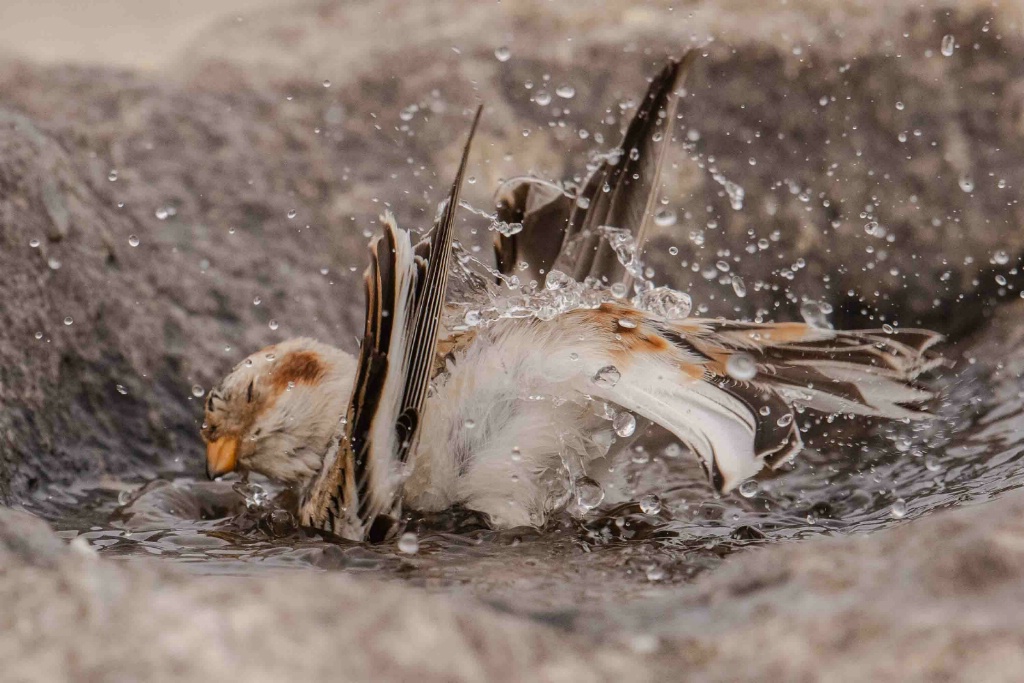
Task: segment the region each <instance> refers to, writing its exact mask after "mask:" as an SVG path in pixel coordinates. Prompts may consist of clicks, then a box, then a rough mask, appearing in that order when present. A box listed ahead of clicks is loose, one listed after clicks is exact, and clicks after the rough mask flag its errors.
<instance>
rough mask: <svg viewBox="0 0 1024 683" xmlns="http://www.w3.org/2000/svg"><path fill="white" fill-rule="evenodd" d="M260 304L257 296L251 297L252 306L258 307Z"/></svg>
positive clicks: (261, 301)
mask: <svg viewBox="0 0 1024 683" xmlns="http://www.w3.org/2000/svg"><path fill="white" fill-rule="evenodd" d="M261 303H263V299H261V298H259V297H258V296H256V297H253V299H252V305H253V306H259V305H260V304H261Z"/></svg>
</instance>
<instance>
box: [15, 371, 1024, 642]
mask: <svg viewBox="0 0 1024 683" xmlns="http://www.w3.org/2000/svg"><path fill="white" fill-rule="evenodd" d="M964 365H965V369H964V370H962V371H959V372H957V373H954V372H953V371H951V370H947V371H940V372H939V373H938V374H937V376H935V377H933V378H932V380H931V382H932V386H933V388H935V389H937V390H938V391H939V393H940V398H939V399H937V400H936V402H935V404H934V406H933V409H934V411H935V412H936V413H937V416H938V417H937V419H935V420H932V421H928V422H922V423H914V424H886V423H879V424H870V423H866V422H841V421H836V422H834V423H832V424H826V423H824V422H822V423H820V424H813V422H814V421H815V420H818V417H817V416H814V415H813V414H811V413H805V414H804V415H802V416H801V417H800V419H801V421H802V422H806V423H807V426H808V438H807V441H808V447H807V448H806V449H805V451H804V452H803V453H802V454H801V457H800V458H798V460H797V461H796V463H794V465H792V466H791V468H790V469H789V470H788V471H785V472H782V473H778V474H776V475H775V476H773V477H771V478H768V479H764V480H761V481H760V482H759V486H758V488H757V490H756V491H752V490H750V489H751V487H744V489H743V493H739V492H734V493H732V494H730V495H728V496H719V495H717V494H716V493H715V492H714V491H713V490H712V489H711V488H710V487H709V486H708V484H707V483H706V481H705V479H704V477H703V475H702V474H701V471H700V469H699V467H698V466H697V465H696V463H695V461H694V460H693V458H692V457H691V456H690V455H689V453H688V452H687V451H686V450H685V449H680V448H679V447H677V446H675V445H673V444H672V443H671V442H670V441H666V440H665V438H664V435H662V434H659V433H654V432H649V433H647V434H645V435H644V436H643V437H642V438H641V439H639V440H638V443H639V444H640V445H641V446H642V448H638V447H636V446H634V447H633V448H632V450H631V452H630V454H629V463H628V465H627V467H628V468H629V477H630V479H629V480H630V481H631V483H632V485H633V487H634V495H633V498H634V500H637V501H642V504H640V503H633V504H629V505H623V506H618V507H616V508H613V509H608V508H607V507H603V508H599V509H597V510H594V511H592V512H591V513H589V514H588V515H587V516H586V517H585V518H584V519H583V520H575V519H572V518H570V517H569V516H568V515H565V516H563V517H562V518H560V519H556V520H554V521H552V522H551V523H550V524H549V525H548V526H547V528H545V529H543V530H534V529H518V530H512V531H505V532H494V531H490V530H487V529H486V528H484V527H482V525H481V524H480V523H479V520H478V519H476V518H475V517H474V516H473V515H472V514H470V513H465V512H462V513H458V512H456V513H450V514H446V515H442V516H436V517H433V518H410V519H409V520H408V525H409V526H408V529H409V530H411V531H412V532H414V533H415V534H416V536H417V539H418V549H417V550H416V552H414V553H409V552H403V551H402V550H401V549H399V544H398V543H397V542H395V541H393V542H390V543H386V544H383V545H379V546H367V545H361V544H356V543H347V542H338V541H334V540H327V539H325V538H323V537H320V536H318V535H315V534H312V533H309V532H306V531H303V530H298V529H296V528H295V527H294V525H293V523H292V518H291V517H290V515H288V514H287V513H286V512H285V511H284V508H285V507H287V504H285V503H280V504H279V502H280V499H275V498H274V494H275V492H273V491H270V494H269V495H267V494H265V493H264V490H263V488H262V487H260V486H259V485H257V484H256V482H255V481H253V482H251V483H241V482H238V481H234V482H229V481H218V482H206V481H202V480H198V479H196V478H194V477H192V476H189V475H186V474H184V473H181V472H167V473H164V474H163V475H161V476H159V477H157V478H156V479H155V480H152V481H149V482H140V481H114V480H107V481H102V482H94V483H92V484H81V485H78V486H76V487H74V488H59V489H58V488H53V489H49V490H47V491H46V492H44V493H41V494H40V495H38V496H37V497H36V498H35V499H34V500H32V501H28V502H26V507H27V508H29V509H30V510H32V511H33V512H35V513H37V514H40V515H42V516H44V517H46V518H48V519H49V520H51V522H52V523H53V524H54V525H55V527H56V528H57V529H58V531H59V532H60V533H61V535H62V536H64V537H65V538H68V539H70V538H75V537H81V538H84V539H86V540H87V541H88V543H89V544H90V545H91V546H92V547H93V548H95V549H96V550H97V551H98V552H99V553H101V554H102V555H103V556H105V557H108V558H115V559H121V560H131V559H135V558H139V557H154V558H160V559H162V560H165V561H171V562H174V563H175V564H177V565H179V566H181V567H183V568H185V569H187V570H189V571H193V572H197V573H203V574H251V573H257V572H265V571H268V570H289V569H290V570H319V571H334V570H342V571H348V572H357V573H371V574H373V575H374V576H375V577H378V578H385V579H388V580H395V581H404V582H410V583H414V584H417V585H421V586H425V587H427V588H431V589H437V590H448V591H455V592H469V593H471V594H474V595H477V596H479V597H482V598H484V599H486V600H488V601H489V602H491V603H493V604H496V605H499V606H504V607H506V608H507V609H510V610H514V611H517V612H526V613H530V614H532V615H533V616H540V617H542V618H545V619H548V620H551V621H553V622H555V623H569V622H571V620H572V618H573V615H575V614H578V612H579V606H580V604H581V603H580V601H581V600H582V601H586V603H587V604H590V605H593V604H599V603H601V602H604V601H621V600H622V599H624V598H631V597H640V596H643V595H649V594H653V593H657V592H658V591H660V590H662V589H664V588H665V587H668V586H672V585H676V584H679V583H684V582H687V581H689V580H691V579H692V578H693V577H694V576H696V575H698V574H700V573H701V572H704V571H707V570H709V569H712V568H714V567H715V566H717V565H718V563H719V562H720V561H721V558H723V557H724V556H726V555H728V554H730V553H733V552H736V551H738V550H740V549H742V548H744V547H747V546H757V545H763V544H768V543H779V542H785V541H790V540H796V539H805V538H810V537H814V536H819V535H828V534H848V533H858V532H870V531H875V530H878V529H884V528H887V527H891V526H893V525H897V524H902V523H905V522H906V521H908V520H912V519H914V518H916V517H919V516H921V515H924V514H927V513H929V512H931V511H933V510H937V509H942V508H949V507H955V506H959V505H965V504H972V503H978V502H983V501H986V500H990V499H992V498H994V497H996V496H998V495H1000V494H1002V493H1004V492H1006V491H1008V490H1011V489H1015V488H1018V487H1020V486H1021V485H1022V484H1024V461H1022V455H1024V381H1022V380H1021V379H1020V378H1017V377H1014V376H1012V373H1010V372H1006V371H1004V372H1002V373H997V372H995V371H993V370H989V369H986V368H983V367H981V366H980V365H971V364H966V363H965V364H964ZM195 458H196V464H197V465H198V461H199V460H200V459H201V458H200V454H199V453H198V452H197V454H196V456H195ZM196 469H198V467H196ZM268 488H269V487H268ZM652 493H654V494H656V495H657V496H658V498H657V499H652V498H650V497H647V498H644V496H649V495H650V494H652ZM745 494H746V495H745ZM282 505H283V506H284V507H282ZM657 508H660V509H657ZM405 550H409V548H405Z"/></svg>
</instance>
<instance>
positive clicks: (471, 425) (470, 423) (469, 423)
mask: <svg viewBox="0 0 1024 683" xmlns="http://www.w3.org/2000/svg"><path fill="white" fill-rule="evenodd" d="M462 426H463V427H465V428H466V429H476V420H470V419H466V420H463V421H462Z"/></svg>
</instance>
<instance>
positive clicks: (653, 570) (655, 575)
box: [645, 564, 665, 581]
mask: <svg viewBox="0 0 1024 683" xmlns="http://www.w3.org/2000/svg"><path fill="white" fill-rule="evenodd" d="M645 573H646V574H647V580H648V581H661V580H662V579H664V578H665V568H664V567H662V566H661V565H660V564H652V565H649V566H648V567H647V569H646V570H645Z"/></svg>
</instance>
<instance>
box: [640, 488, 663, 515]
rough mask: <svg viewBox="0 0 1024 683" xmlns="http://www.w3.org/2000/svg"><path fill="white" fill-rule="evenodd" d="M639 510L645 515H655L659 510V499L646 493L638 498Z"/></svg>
mask: <svg viewBox="0 0 1024 683" xmlns="http://www.w3.org/2000/svg"><path fill="white" fill-rule="evenodd" d="M640 511H641V512H643V513H644V514H645V515H656V514H658V513H659V512H661V499H660V498H658V497H657V496H656V495H654V494H653V493H648V494H647V495H646V496H643V497H642V498H641V499H640Z"/></svg>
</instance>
